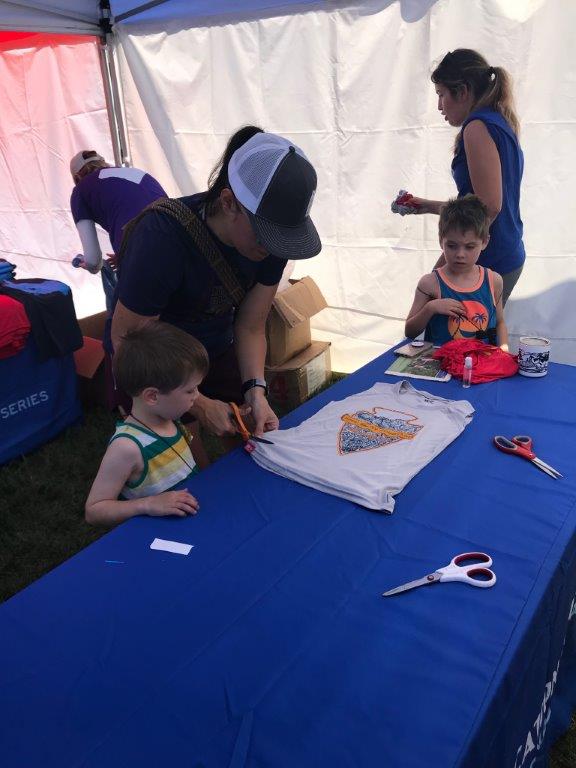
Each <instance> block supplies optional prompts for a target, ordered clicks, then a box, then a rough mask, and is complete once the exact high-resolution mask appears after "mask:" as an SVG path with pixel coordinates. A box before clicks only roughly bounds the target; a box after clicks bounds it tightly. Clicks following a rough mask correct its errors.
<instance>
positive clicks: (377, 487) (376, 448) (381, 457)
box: [251, 381, 474, 512]
mask: <svg viewBox="0 0 576 768" xmlns="http://www.w3.org/2000/svg"><path fill="white" fill-rule="evenodd" d="M473 413H474V408H473V407H472V405H471V404H470V403H469V402H468V401H467V400H446V399H444V398H442V397H437V396H435V395H431V394H429V393H428V392H423V391H419V390H416V389H414V387H413V386H412V385H411V384H409V383H408V382H407V381H400V382H398V383H396V384H383V383H378V384H375V385H374V386H373V387H372V388H371V389H368V390H366V391H365V392H359V393H358V394H356V395H352V396H351V397H347V398H346V399H345V400H339V401H334V402H331V403H329V404H328V405H326V406H325V407H324V408H322V409H321V410H320V411H318V413H316V414H315V415H314V416H312V417H311V418H310V419H308V420H307V421H305V422H303V423H302V424H300V425H299V426H298V427H294V428H293V429H283V430H278V431H276V432H268V433H267V434H266V437H267V438H269V439H270V440H272V441H273V445H265V444H263V443H255V448H254V451H253V452H252V454H251V455H252V458H253V459H254V460H255V461H256V463H257V464H259V465H260V466H261V467H264V468H265V469H268V470H270V471H271V472H275V473H276V474H279V475H282V476H283V477H287V478H290V479H292V480H295V481H296V482H299V483H302V484H303V485H308V486H310V487H311V488H316V489H318V490H320V491H324V492H325V493H330V494H333V495H334V496H341V497H342V498H345V499H349V500H350V501H354V502H356V503H358V504H361V505H362V506H365V507H368V508H369V509H377V510H383V511H386V512H392V511H393V510H394V496H395V495H396V494H397V493H399V492H400V491H401V490H402V489H403V488H404V486H405V485H406V484H407V483H408V482H409V481H410V480H411V479H412V478H413V477H414V475H416V474H417V473H418V472H419V471H420V470H421V469H422V468H423V467H425V466H426V465H427V464H428V463H429V462H430V461H432V459H433V458H434V457H435V456H437V455H438V454H439V453H440V452H441V451H443V450H444V448H446V446H447V445H449V444H450V443H451V442H452V441H453V440H454V439H455V438H456V437H458V435H459V434H460V433H461V432H462V431H463V430H464V428H465V427H466V425H467V424H468V423H469V421H470V420H471V418H472V414H473Z"/></svg>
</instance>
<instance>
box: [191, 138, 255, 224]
mask: <svg viewBox="0 0 576 768" xmlns="http://www.w3.org/2000/svg"><path fill="white" fill-rule="evenodd" d="M257 133H263V130H262V128H258V127H257V126H256V125H245V126H244V127H243V128H240V129H239V130H238V131H236V133H235V134H234V135H233V136H231V137H230V139H229V141H228V144H227V145H226V149H225V150H224V153H223V154H222V157H221V158H220V160H218V162H217V163H216V165H215V166H214V168H213V169H212V171H211V173H210V176H209V177H208V191H207V192H206V194H205V196H204V204H205V206H206V214H207V215H208V216H212V215H213V214H215V213H217V212H218V210H219V199H220V193H221V192H222V190H223V189H225V188H226V187H230V182H229V181H228V164H229V162H230V159H231V157H232V155H233V154H234V152H236V150H237V149H240V147H241V146H243V145H244V144H246V142H247V141H248V139H251V138H252V136H255V135H256V134H257Z"/></svg>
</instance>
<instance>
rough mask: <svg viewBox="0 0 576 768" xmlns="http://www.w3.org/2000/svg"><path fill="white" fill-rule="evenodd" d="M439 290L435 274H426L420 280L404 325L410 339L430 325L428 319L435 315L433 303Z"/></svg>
mask: <svg viewBox="0 0 576 768" xmlns="http://www.w3.org/2000/svg"><path fill="white" fill-rule="evenodd" d="M437 292H438V282H437V280H436V279H435V278H434V275H432V274H429V275H424V276H423V277H421V278H420V280H419V282H418V287H417V288H416V292H415V293H414V301H413V302H412V306H411V308H410V311H409V312H408V317H407V319H406V325H405V326H404V333H405V335H406V336H407V337H408V338H409V339H414V338H416V336H418V335H419V334H420V333H422V331H423V330H424V329H425V328H426V326H427V325H428V321H429V320H430V318H431V317H432V316H433V315H434V308H433V305H432V306H430V305H431V302H433V301H434V300H435V299H436V296H437Z"/></svg>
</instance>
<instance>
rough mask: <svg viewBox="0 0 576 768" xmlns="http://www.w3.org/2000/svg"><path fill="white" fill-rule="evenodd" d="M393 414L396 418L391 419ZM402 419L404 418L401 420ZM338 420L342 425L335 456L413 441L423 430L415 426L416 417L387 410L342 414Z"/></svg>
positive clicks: (374, 409) (379, 409)
mask: <svg viewBox="0 0 576 768" xmlns="http://www.w3.org/2000/svg"><path fill="white" fill-rule="evenodd" d="M394 413H396V414H399V415H397V416H393V415H392V414H394ZM389 414H390V415H389ZM402 416H406V417H407V418H406V419H402ZM341 418H342V421H343V422H344V424H343V425H342V427H341V428H340V432H339V434H338V452H339V453H340V454H341V455H345V454H347V453H356V451H371V450H374V448H382V446H384V445H390V444H392V443H396V442H398V440H412V439H413V438H414V437H415V435H417V434H418V432H419V431H420V430H421V429H422V426H423V425H422V424H418V423H414V422H417V418H416V416H412V415H411V414H409V413H404V414H402V413H401V412H400V411H392V410H390V409H389V408H373V409H372V410H371V411H357V412H356V413H354V414H349V413H345V414H344V415H343V416H342V417H341Z"/></svg>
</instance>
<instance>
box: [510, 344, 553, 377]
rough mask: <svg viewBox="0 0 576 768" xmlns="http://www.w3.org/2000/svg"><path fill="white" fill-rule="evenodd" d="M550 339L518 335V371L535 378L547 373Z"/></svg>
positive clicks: (522, 374)
mask: <svg viewBox="0 0 576 768" xmlns="http://www.w3.org/2000/svg"><path fill="white" fill-rule="evenodd" d="M549 360H550V340H549V339H545V338H544V337H543V336H520V342H519V344H518V373H519V374H520V375H521V376H530V377H532V378H537V377H539V376H546V374H547V373H548V361H549Z"/></svg>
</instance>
